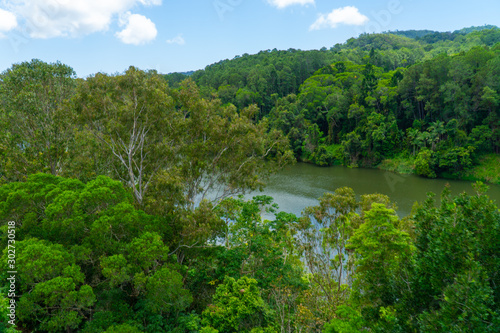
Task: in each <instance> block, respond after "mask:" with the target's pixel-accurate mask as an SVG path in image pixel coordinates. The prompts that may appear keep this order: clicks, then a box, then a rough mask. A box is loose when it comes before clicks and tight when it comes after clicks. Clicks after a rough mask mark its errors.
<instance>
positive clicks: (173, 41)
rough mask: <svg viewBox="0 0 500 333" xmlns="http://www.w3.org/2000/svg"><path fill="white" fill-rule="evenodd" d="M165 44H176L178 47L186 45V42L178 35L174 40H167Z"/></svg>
mask: <svg viewBox="0 0 500 333" xmlns="http://www.w3.org/2000/svg"><path fill="white" fill-rule="evenodd" d="M167 43H168V44H178V45H184V44H186V41H185V40H184V37H182V35H181V34H178V35H177V36H175V37H174V38H172V39H168V40H167Z"/></svg>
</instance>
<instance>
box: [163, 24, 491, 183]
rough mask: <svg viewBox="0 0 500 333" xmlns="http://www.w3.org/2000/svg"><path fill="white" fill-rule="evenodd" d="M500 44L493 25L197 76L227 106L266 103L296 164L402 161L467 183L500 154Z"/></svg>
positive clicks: (262, 57) (274, 57) (268, 57)
mask: <svg viewBox="0 0 500 333" xmlns="http://www.w3.org/2000/svg"><path fill="white" fill-rule="evenodd" d="M409 37H411V38H409ZM499 42H500V29H498V28H496V27H494V26H484V27H472V28H469V29H462V30H459V31H455V32H453V33H451V32H450V33H439V32H432V31H427V30H425V31H406V32H404V31H402V32H395V33H384V34H363V35H361V36H359V37H358V38H352V39H349V40H348V41H347V42H346V43H345V44H337V45H335V46H334V47H332V48H330V49H326V48H323V49H321V50H319V51H300V50H294V49H290V50H288V51H278V50H268V51H262V52H260V53H259V54H256V55H248V54H245V55H242V56H241V57H236V58H234V59H232V60H224V61H221V62H219V63H216V64H213V65H210V66H207V67H206V68H205V69H204V70H201V71H197V72H195V73H193V74H192V78H193V79H194V80H195V81H196V83H197V84H198V85H199V86H200V87H201V88H200V89H201V91H202V92H203V94H205V95H206V96H210V95H211V94H216V95H217V96H218V97H219V98H220V99H221V101H222V102H223V103H228V104H233V105H235V106H236V107H238V108H243V107H246V106H248V105H250V104H254V103H255V104H256V105H258V106H259V110H260V112H259V115H258V117H259V118H268V119H269V121H270V123H271V126H272V127H273V128H276V129H279V130H281V131H283V133H284V134H286V135H287V136H288V138H289V139H290V143H291V146H292V149H293V152H294V154H295V157H296V158H297V159H298V160H302V161H308V162H311V163H314V164H317V165H333V164H343V165H350V166H365V167H376V166H377V165H379V164H380V163H381V162H383V161H387V160H391V159H396V160H398V159H399V160H406V161H408V164H412V165H413V166H412V168H411V169H412V171H413V172H415V173H416V174H418V175H422V176H425V177H431V178H432V177H436V176H440V177H452V178H461V177H464V176H466V175H467V171H468V170H470V169H472V168H473V167H474V165H477V164H478V163H480V161H481V160H482V157H483V155H485V154H489V153H496V154H498V153H499V151H500V133H499V127H500V122H499V121H500V120H499V119H500V113H499V112H500V111H499V107H500V102H499V97H498V96H499V95H498V94H499V91H500V90H499V89H500V86H499V84H498V76H499V68H498V63H499V59H500V46H499V45H500V44H498V43H499ZM180 79H181V77H178V76H173V75H168V76H167V80H168V81H169V82H172V83H174V84H175V82H176V81H177V80H180ZM385 163H386V164H387V163H388V162H385ZM382 165H384V164H382ZM481 178H482V179H483V180H488V179H487V178H490V179H491V178H493V177H492V175H489V176H486V177H484V176H482V177H481Z"/></svg>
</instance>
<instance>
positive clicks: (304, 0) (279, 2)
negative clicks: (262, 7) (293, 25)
mask: <svg viewBox="0 0 500 333" xmlns="http://www.w3.org/2000/svg"><path fill="white" fill-rule="evenodd" d="M267 2H269V3H270V4H271V5H273V6H275V7H278V8H279V9H283V8H285V7H288V6H292V5H302V6H304V5H308V4H312V5H314V0H267Z"/></svg>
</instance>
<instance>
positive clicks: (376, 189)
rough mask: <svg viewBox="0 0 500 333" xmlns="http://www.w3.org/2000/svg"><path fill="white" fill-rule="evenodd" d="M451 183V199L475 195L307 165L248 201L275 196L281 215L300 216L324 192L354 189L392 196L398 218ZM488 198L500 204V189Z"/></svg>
mask: <svg viewBox="0 0 500 333" xmlns="http://www.w3.org/2000/svg"><path fill="white" fill-rule="evenodd" d="M447 183H449V184H450V186H451V192H452V195H456V194H458V193H461V192H463V191H465V192H467V193H469V194H473V193H474V191H473V189H472V184H473V183H472V182H468V181H460V180H446V179H426V178H422V177H418V176H415V175H398V174H394V173H392V172H388V171H383V170H377V169H361V168H353V169H350V168H345V167H340V166H335V167H327V168H322V167H318V166H314V165H311V164H306V163H297V164H296V165H293V166H290V167H287V168H286V169H285V170H282V171H281V172H279V173H278V174H277V175H275V176H273V177H272V178H271V179H270V181H269V183H268V186H267V187H266V188H265V189H264V191H263V192H254V193H251V194H249V195H247V196H246V197H248V198H251V197H252V196H254V195H259V194H265V195H269V196H272V197H273V198H274V200H275V202H276V203H277V204H278V205H279V208H280V210H281V211H286V212H290V213H294V214H296V215H300V213H301V212H302V210H303V209H304V208H305V207H307V206H314V205H317V204H318V200H317V199H318V198H319V197H321V196H322V195H323V193H324V192H333V191H335V189H336V188H339V187H343V186H348V187H351V188H352V189H353V190H354V192H355V193H356V194H357V195H361V194H370V193H381V194H385V195H387V196H389V197H390V198H391V200H392V201H393V202H396V204H397V206H398V215H399V216H401V217H403V216H406V215H408V214H410V212H411V208H412V206H413V203H414V202H415V201H418V202H423V201H424V200H425V199H426V197H427V195H426V193H427V192H433V193H436V194H437V196H436V197H437V198H439V195H440V194H441V192H442V190H443V188H444V186H445V185H446V184H447ZM489 186H490V190H489V191H488V193H487V194H488V195H489V196H490V198H491V199H493V200H495V201H496V202H497V203H500V186H498V185H489Z"/></svg>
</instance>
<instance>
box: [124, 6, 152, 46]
mask: <svg viewBox="0 0 500 333" xmlns="http://www.w3.org/2000/svg"><path fill="white" fill-rule="evenodd" d="M120 21H121V25H125V28H124V29H123V30H122V31H120V32H117V33H116V35H115V36H116V37H118V39H120V40H121V41H122V42H123V43H125V44H133V45H140V44H145V43H147V42H150V41H152V40H154V39H155V38H156V35H157V34H158V31H157V30H156V26H155V24H154V23H153V22H151V20H150V19H148V18H147V17H145V16H143V15H139V14H131V13H130V12H127V13H125V15H124V16H123V17H122V18H120Z"/></svg>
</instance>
